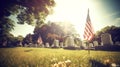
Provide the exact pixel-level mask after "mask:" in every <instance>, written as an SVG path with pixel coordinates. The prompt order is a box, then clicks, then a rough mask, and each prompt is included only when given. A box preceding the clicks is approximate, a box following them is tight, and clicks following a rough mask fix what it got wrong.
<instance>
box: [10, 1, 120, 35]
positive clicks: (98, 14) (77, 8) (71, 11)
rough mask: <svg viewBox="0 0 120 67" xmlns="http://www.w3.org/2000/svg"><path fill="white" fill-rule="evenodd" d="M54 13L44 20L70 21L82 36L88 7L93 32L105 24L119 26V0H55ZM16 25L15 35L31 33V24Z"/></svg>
mask: <svg viewBox="0 0 120 67" xmlns="http://www.w3.org/2000/svg"><path fill="white" fill-rule="evenodd" d="M55 2H56V6H55V7H54V13H53V14H52V15H49V16H48V17H47V18H46V19H47V20H46V21H53V22H57V21H58V22H60V21H62V22H70V23H72V24H73V25H74V26H75V28H76V30H77V32H78V33H79V34H80V35H81V36H82V34H83V30H84V25H85V22H86V17H87V11H88V8H89V11H90V18H91V23H92V24H93V27H94V30H95V32H96V31H98V30H100V29H101V28H103V27H105V26H107V25H116V26H120V7H119V6H120V2H119V0H55ZM26 26H28V25H27V24H26V25H23V27H22V28H21V26H20V25H16V27H15V30H14V31H13V32H12V33H13V34H14V35H15V36H17V35H23V36H25V35H26V33H27V34H28V33H32V32H33V30H34V29H33V28H34V27H32V26H28V27H26Z"/></svg>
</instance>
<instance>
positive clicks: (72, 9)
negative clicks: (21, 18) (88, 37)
mask: <svg viewBox="0 0 120 67" xmlns="http://www.w3.org/2000/svg"><path fill="white" fill-rule="evenodd" d="M55 2H56V6H55V7H54V13H53V14H52V15H49V16H48V17H47V21H52V22H66V21H67V22H70V23H72V24H73V25H74V26H75V29H76V31H77V33H78V34H80V37H81V39H83V37H82V35H83V32H84V26H85V22H86V17H87V10H88V8H89V10H90V18H91V22H92V24H93V27H94V25H96V23H95V22H96V20H97V18H98V16H97V15H98V13H97V12H96V11H95V8H96V6H95V5H96V3H94V1H93V0H55ZM99 16H100V15H99ZM98 29H99V28H96V29H95V31H96V30H98Z"/></svg>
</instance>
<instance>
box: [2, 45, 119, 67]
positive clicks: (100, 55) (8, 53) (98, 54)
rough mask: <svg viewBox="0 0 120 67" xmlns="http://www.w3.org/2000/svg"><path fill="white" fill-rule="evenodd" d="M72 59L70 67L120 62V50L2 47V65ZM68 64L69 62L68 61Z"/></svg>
mask: <svg viewBox="0 0 120 67" xmlns="http://www.w3.org/2000/svg"><path fill="white" fill-rule="evenodd" d="M67 60H69V61H70V63H69V64H70V65H68V66H70V67H93V66H97V65H107V64H112V63H116V64H120V52H110V51H109V52H108V51H90V55H89V54H88V51H87V50H64V49H51V48H22V47H16V48H0V67H53V65H54V64H58V63H59V62H63V63H64V65H65V63H66V61H67ZM66 65H67V63H66Z"/></svg>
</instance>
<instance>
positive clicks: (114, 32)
mask: <svg viewBox="0 0 120 67" xmlns="http://www.w3.org/2000/svg"><path fill="white" fill-rule="evenodd" d="M103 33H109V34H111V36H112V40H113V42H116V41H120V35H119V34H120V27H116V26H106V27H104V28H102V29H101V31H98V32H97V36H96V37H99V38H100V36H101V34H103Z"/></svg>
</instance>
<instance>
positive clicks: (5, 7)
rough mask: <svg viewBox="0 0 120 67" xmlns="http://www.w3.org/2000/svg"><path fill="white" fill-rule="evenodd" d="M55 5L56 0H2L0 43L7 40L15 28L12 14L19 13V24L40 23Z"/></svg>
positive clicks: (0, 6) (0, 0)
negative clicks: (11, 17)
mask: <svg viewBox="0 0 120 67" xmlns="http://www.w3.org/2000/svg"><path fill="white" fill-rule="evenodd" d="M54 5H55V2H54V0H0V37H1V38H0V44H3V43H4V41H5V42H7V39H8V35H7V34H10V33H9V32H10V31H11V30H12V29H13V28H14V23H13V21H12V20H11V19H9V18H8V17H9V16H10V15H14V14H15V15H17V19H18V23H19V24H24V23H27V24H30V25H33V24H36V25H40V24H41V23H43V22H44V20H45V17H46V16H47V15H48V14H50V10H51V9H52V7H53V6H54Z"/></svg>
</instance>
